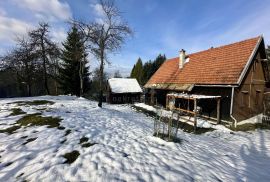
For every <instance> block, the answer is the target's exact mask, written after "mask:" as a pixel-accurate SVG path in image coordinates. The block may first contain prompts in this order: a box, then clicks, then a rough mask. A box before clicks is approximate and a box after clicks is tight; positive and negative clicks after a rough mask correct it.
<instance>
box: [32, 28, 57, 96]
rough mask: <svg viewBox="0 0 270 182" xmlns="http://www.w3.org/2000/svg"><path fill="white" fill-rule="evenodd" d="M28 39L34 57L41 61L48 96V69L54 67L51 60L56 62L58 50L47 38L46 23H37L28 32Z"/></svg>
mask: <svg viewBox="0 0 270 182" xmlns="http://www.w3.org/2000/svg"><path fill="white" fill-rule="evenodd" d="M29 37H30V39H31V43H32V44H33V46H34V47H35V51H36V55H38V56H39V57H38V58H39V59H40V60H41V61H42V68H43V81H44V87H45V89H46V92H47V94H48V95H50V90H49V86H48V69H51V68H52V66H53V65H54V64H51V63H52V61H51V60H56V59H57V58H58V57H59V54H60V51H59V48H58V46H57V45H56V44H55V43H54V42H53V41H52V40H51V39H50V37H49V25H48V23H39V27H38V28H37V29H35V30H33V31H30V32H29Z"/></svg>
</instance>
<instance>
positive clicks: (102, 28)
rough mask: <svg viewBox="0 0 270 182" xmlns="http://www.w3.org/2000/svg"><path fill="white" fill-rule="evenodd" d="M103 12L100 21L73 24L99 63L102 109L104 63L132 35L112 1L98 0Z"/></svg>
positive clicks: (100, 105) (99, 103)
mask: <svg viewBox="0 0 270 182" xmlns="http://www.w3.org/2000/svg"><path fill="white" fill-rule="evenodd" d="M100 6H101V8H102V12H103V18H102V21H99V22H91V23H83V22H75V23H77V25H78V26H79V27H80V28H81V30H82V31H83V32H84V34H85V37H86V41H87V48H88V49H89V50H90V51H91V53H92V54H93V55H94V56H95V57H96V58H97V59H98V60H99V61H100V66H99V102H98V106H99V107H102V97H103V89H102V88H103V72H104V66H105V63H106V62H107V63H108V59H107V56H108V54H109V53H113V52H116V51H118V50H119V49H120V48H121V46H122V44H123V43H124V41H125V38H126V37H127V36H129V35H131V34H132V31H131V29H130V27H129V26H128V24H127V23H126V22H124V21H123V19H122V16H121V13H120V11H119V9H118V8H117V7H116V6H115V4H114V1H110V0H106V1H105V0H100Z"/></svg>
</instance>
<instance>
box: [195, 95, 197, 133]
mask: <svg viewBox="0 0 270 182" xmlns="http://www.w3.org/2000/svg"><path fill="white" fill-rule="evenodd" d="M196 128H197V99H194V131H196Z"/></svg>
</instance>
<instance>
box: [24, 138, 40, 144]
mask: <svg viewBox="0 0 270 182" xmlns="http://www.w3.org/2000/svg"><path fill="white" fill-rule="evenodd" d="M36 139H37V138H29V139H27V140H26V142H24V143H23V145H26V144H28V143H30V142H32V141H35V140H36Z"/></svg>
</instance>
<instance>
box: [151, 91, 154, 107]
mask: <svg viewBox="0 0 270 182" xmlns="http://www.w3.org/2000/svg"><path fill="white" fill-rule="evenodd" d="M150 94H151V96H150V97H151V98H150V99H151V100H150V105H152V106H153V105H154V103H155V101H154V90H153V89H151V91H150Z"/></svg>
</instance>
